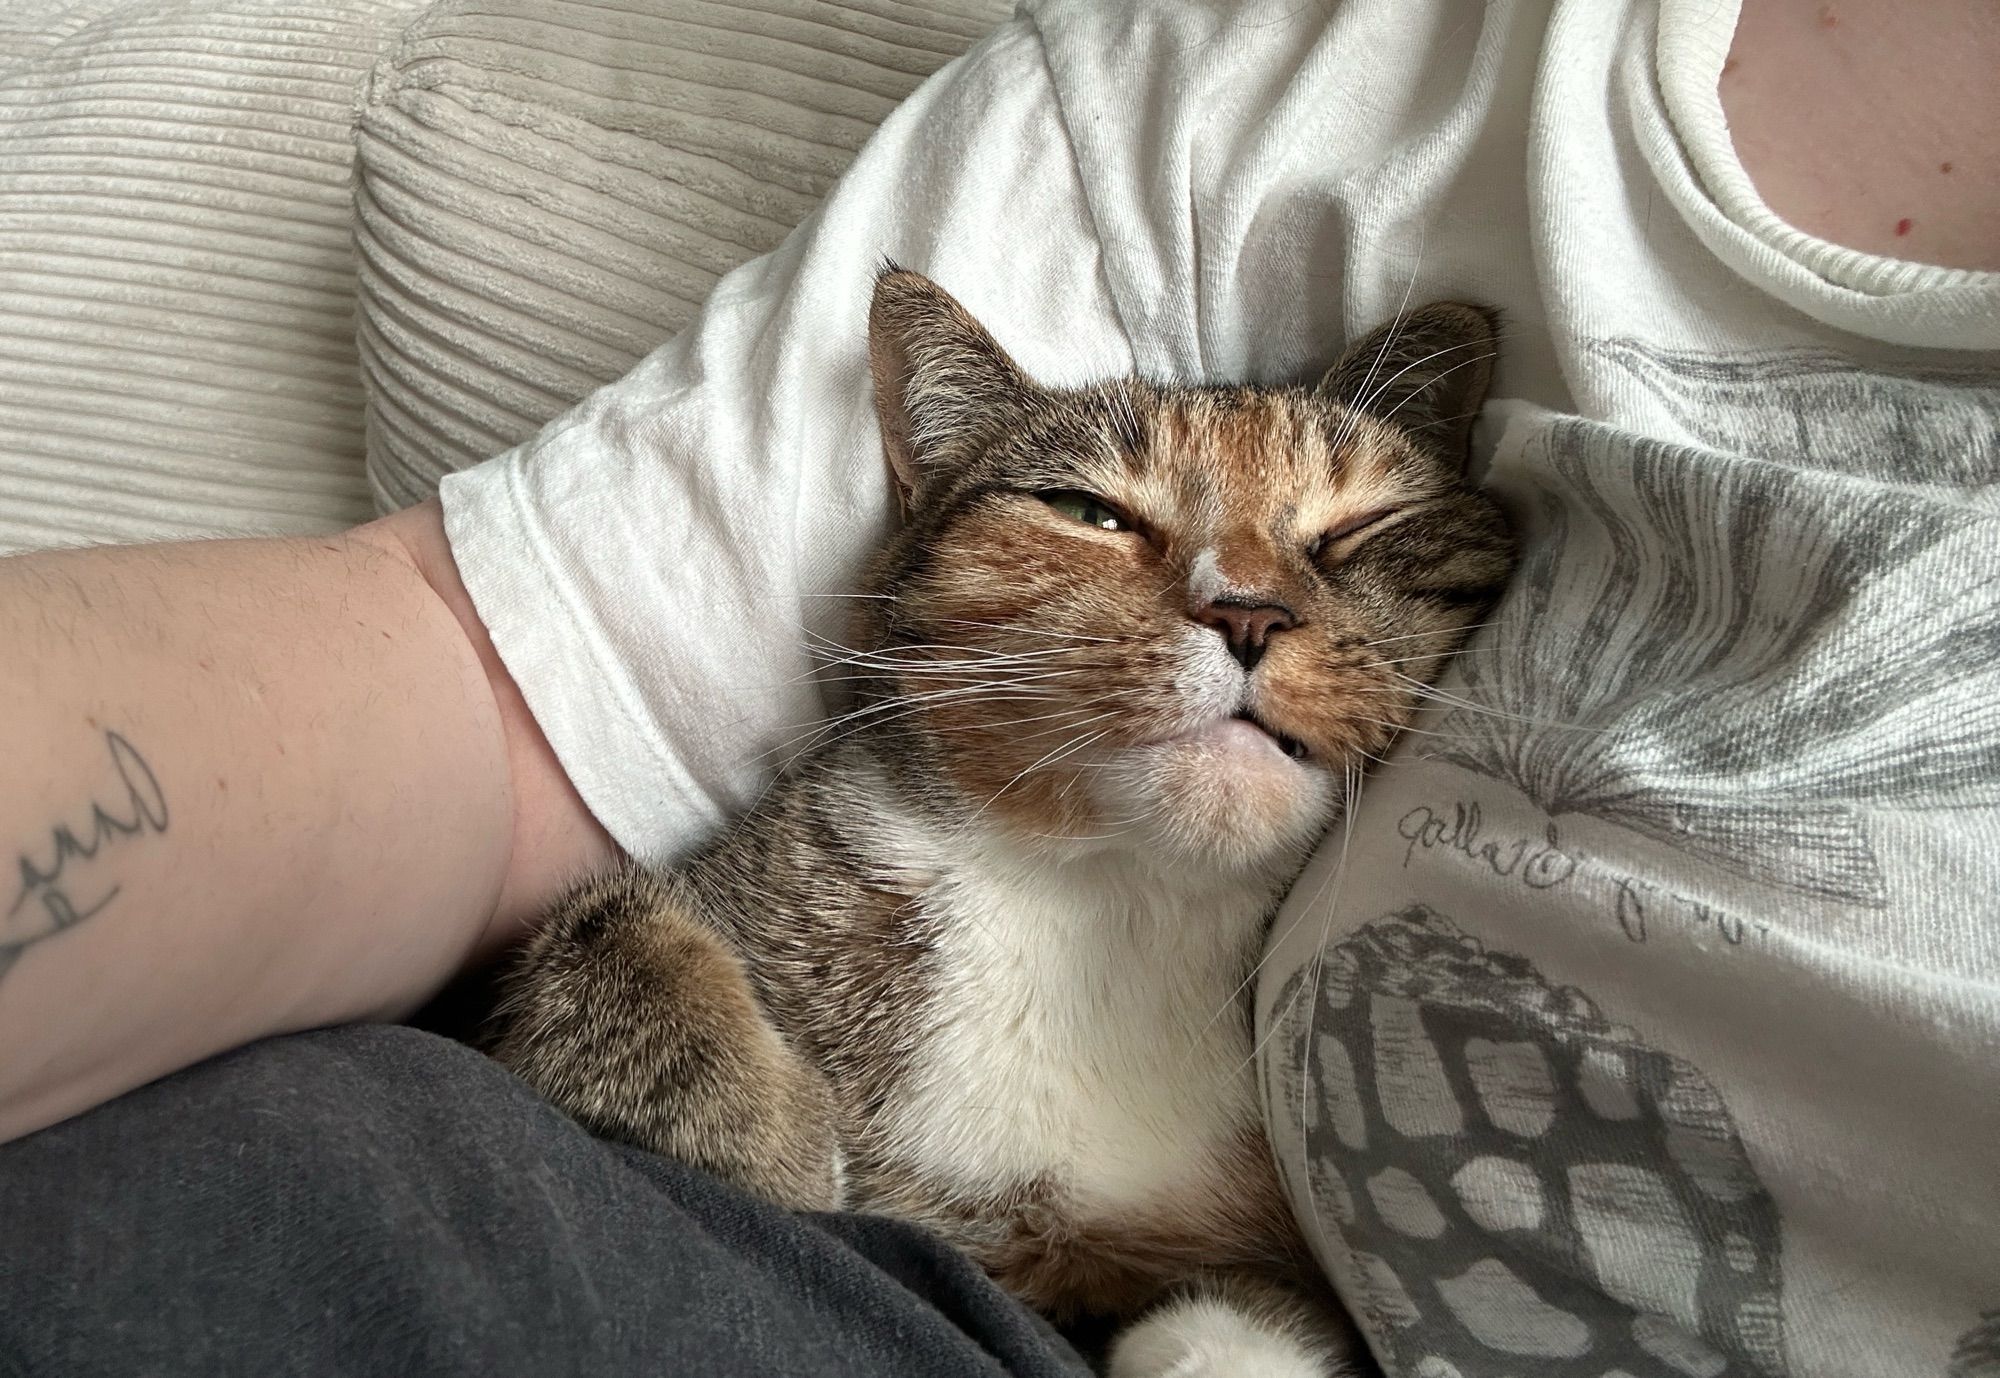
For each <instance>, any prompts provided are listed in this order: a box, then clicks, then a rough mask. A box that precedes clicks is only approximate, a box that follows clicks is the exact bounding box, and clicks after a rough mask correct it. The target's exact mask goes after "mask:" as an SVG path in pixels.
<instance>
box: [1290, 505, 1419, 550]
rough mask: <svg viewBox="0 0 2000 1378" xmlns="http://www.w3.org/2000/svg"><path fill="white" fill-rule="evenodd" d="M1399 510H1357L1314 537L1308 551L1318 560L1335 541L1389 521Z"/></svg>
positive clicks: (1379, 508)
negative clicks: (1344, 519)
mask: <svg viewBox="0 0 2000 1378" xmlns="http://www.w3.org/2000/svg"><path fill="white" fill-rule="evenodd" d="M1398 510H1399V509H1397V508H1394V507H1371V508H1369V509H1368V510H1367V511H1366V512H1357V513H1355V514H1354V515H1353V516H1351V517H1349V518H1348V519H1347V520H1346V521H1343V522H1336V523H1335V524H1334V525H1332V526H1330V527H1328V528H1327V529H1326V530H1324V531H1322V532H1320V534H1319V535H1318V536H1316V537H1314V538H1313V542H1312V544H1311V545H1309V546H1307V547H1306V553H1307V554H1308V555H1309V556H1311V558H1313V559H1315V560H1317V559H1318V558H1319V557H1320V556H1321V555H1322V554H1324V553H1325V552H1326V548H1327V547H1328V546H1330V545H1332V544H1333V543H1334V542H1336V541H1344V540H1346V539H1347V538H1348V537H1349V536H1358V535H1360V534H1361V533H1362V532H1364V531H1366V530H1367V529H1368V528H1369V527H1371V526H1374V525H1375V524H1377V523H1378V522H1384V521H1387V520H1388V519H1389V518H1390V517H1393V516H1395V515H1396V513H1397V511H1398Z"/></svg>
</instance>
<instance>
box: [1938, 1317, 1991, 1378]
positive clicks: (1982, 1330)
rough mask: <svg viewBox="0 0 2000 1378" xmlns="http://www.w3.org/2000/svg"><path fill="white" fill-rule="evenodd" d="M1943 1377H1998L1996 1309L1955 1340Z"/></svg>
mask: <svg viewBox="0 0 2000 1378" xmlns="http://www.w3.org/2000/svg"><path fill="white" fill-rule="evenodd" d="M1945 1378H2000V1310H1994V1311H1988V1312H1987V1313H1986V1314H1985V1315H1983V1316H1981V1317H1980V1318H1979V1324H1978V1325H1975V1326H1973V1327H1972V1329H1970V1330H1968V1331H1966V1332H1965V1333H1964V1334H1963V1335H1961V1336H1959V1337H1958V1344H1957V1345H1956V1346H1955V1347H1954V1348H1953V1349H1952V1351H1951V1367H1950V1368H1949V1369H1947V1370H1946V1372H1945Z"/></svg>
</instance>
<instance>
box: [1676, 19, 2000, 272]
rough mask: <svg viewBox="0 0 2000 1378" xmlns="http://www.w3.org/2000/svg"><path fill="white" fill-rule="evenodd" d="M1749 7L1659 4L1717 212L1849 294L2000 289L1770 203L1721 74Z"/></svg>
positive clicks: (1684, 131)
mask: <svg viewBox="0 0 2000 1378" xmlns="http://www.w3.org/2000/svg"><path fill="white" fill-rule="evenodd" d="M1741 10H1742V0H1660V23H1659V30H1658V37H1657V42H1656V45H1655V50H1654V64H1655V67H1656V69H1657V74H1658V80H1659V84H1660V95H1661V99H1662V100H1663V101H1664V102H1665V105H1666V110H1667V118H1668V119H1669V120H1670V121H1671V122H1672V124H1673V126H1674V132H1675V134H1676V135H1677V136H1678V137H1679V139H1680V142H1681V146H1682V149H1683V151H1684V153H1685V155H1686V157H1687V161H1688V166H1689V167H1690V168H1691V169H1692V170H1693V172H1694V174H1695V176H1696V177H1697V178H1698V179H1699V180H1700V181H1701V184H1702V187H1703V189H1704V190H1705V191H1706V192H1707V193H1708V195H1709V197H1710V198H1711V199H1712V200H1713V201H1714V203H1715V206H1716V209H1718V210H1719V211H1721V212H1722V214H1723V215H1724V216H1726V217H1728V219H1729V220H1730V221H1732V222H1733V223H1734V224H1736V225H1737V226H1739V227H1740V228H1741V229H1743V230H1745V231H1746V232H1748V233H1749V234H1751V235H1752V236H1754V237H1755V238H1756V239H1758V240H1759V241H1761V242H1762V243H1764V244H1767V245H1769V246H1770V247H1771V248H1772V249H1774V250H1776V251H1777V252H1778V253H1780V254H1783V255H1784V256H1785V257H1786V258H1788V259H1790V260H1791V261H1792V262H1794V263H1796V264H1798V265H1799V266H1800V267H1802V268H1804V269H1806V270H1807V271H1809V272H1811V273H1813V274H1815V275H1816V276H1818V277H1820V278H1823V279H1825V280H1826V281H1827V282H1829V283H1832V284H1834V285H1836V286H1839V287H1844V288H1846V289H1848V290H1849V291H1853V292H1861V293H1865V294H1867V295H1869V296H1895V295H1900V294H1903V293H1907V292H1918V291H1934V290H1937V289H1940V288H1943V289H1955V288H1970V289H1974V290H1980V289H1987V290H1994V289H2000V273H1995V272H1987V271H1981V270H1977V269H1969V268H1946V267H1942V266H1940V265H1938V264H1933V263H1913V262H1910V261H1909V260H1907V259H1900V258H1889V257H1886V256H1884V255H1881V254H1871V253H1864V252H1863V251H1861V250H1859V249H1851V248H1848V247H1847V246H1846V245H1843V244H1835V243H1833V242H1832V241H1830V240H1826V239H1821V238H1819V237H1818V236H1817V235H1811V234H1807V233H1806V232H1805V231H1803V230H1800V229H1797V228H1796V227H1794V226H1792V225H1789V224H1787V223H1785V221H1783V220H1781V219H1779V218H1778V216H1777V215H1776V214H1775V213H1774V212H1773V211H1772V210H1771V208H1770V207H1769V206H1768V205H1766V204H1765V203H1764V198H1763V197H1762V196H1760V195H1758V194H1757V188H1756V187H1755V186H1754V185H1752V183H1751V181H1750V174H1749V173H1748V172H1747V171H1746V170H1745V169H1744V167H1743V162H1742V159H1740V158H1739V157H1737V154H1736V144H1735V141H1734V140H1733V139H1732V138H1731V137H1730V133H1729V120H1728V117H1727V116H1726V115H1725V114H1724V113H1723V109H1722V94H1721V85H1722V67H1723V64H1724V63H1725V62H1727V61H1728V59H1729V49H1730V45H1731V44H1732V43H1733V42H1734V41H1735V37H1736V22H1737V18H1738V16H1739V15H1740V13H1741Z"/></svg>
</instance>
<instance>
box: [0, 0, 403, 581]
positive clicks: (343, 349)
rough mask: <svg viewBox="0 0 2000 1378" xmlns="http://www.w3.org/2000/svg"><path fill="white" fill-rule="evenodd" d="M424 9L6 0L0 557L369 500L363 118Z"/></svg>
mask: <svg viewBox="0 0 2000 1378" xmlns="http://www.w3.org/2000/svg"><path fill="white" fill-rule="evenodd" d="M418 7H419V0H407V2H406V3H401V4H398V3H395V0H387V2H386V3H385V0H319V3H317V4H315V5H314V6H312V7H310V9H307V8H305V7H301V6H300V5H298V4H297V3H295V0H69V2H68V3H64V2H62V0H5V3H4V4H0V10H4V13H0V552H4V551H12V550H22V549H28V548H31V547H37V546H47V545H67V544H77V543H80V542H94V541H137V540H156V539H167V538H171V537H176V536H190V535H198V534H207V533H215V532H281V531H291V532H302V531H322V530H329V529H333V528H337V527H341V526H345V525H348V524H349V523H352V522H355V521H360V520H364V519H366V518H367V517H368V516H369V515H370V510H371V508H370V504H369V501H368V491H367V484H366V479H365V477H364V475H363V472H362V463H361V456H362V424H361V422H362V406H361V386H360V378H359V372H358V369H357V367H356V361H355V351H354V258H353V241H352V224H353V212H352V209H351V206H352V197H353V193H352V190H351V188H350V182H349V170H350V166H351V163H352V158H353V147H354V145H353V135H352V125H353V119H354V112H355V101H356V96H357V93H358V89H359V86H360V83H361V81H362V79H363V77H364V75H365V74H366V73H367V71H368V69H369V67H370V66H371V65H372V64H373V63H374V61H375V59H376V57H377V55H378V54H379V53H380V52H381V50H382V49H383V48H384V47H385V46H386V45H387V44H388V42H389V41H390V39H391V38H392V37H393V36H394V34H395V33H396V32H397V31H399V30H400V29H401V28H402V27H403V25H404V24H405V23H407V22H408V20H409V17H410V15H411V14H412V13H414V12H415V10H416V9H417V8H418Z"/></svg>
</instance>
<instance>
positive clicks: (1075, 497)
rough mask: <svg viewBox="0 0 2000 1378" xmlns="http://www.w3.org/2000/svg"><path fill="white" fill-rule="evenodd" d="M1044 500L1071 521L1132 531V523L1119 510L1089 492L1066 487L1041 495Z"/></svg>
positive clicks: (1112, 529)
mask: <svg viewBox="0 0 2000 1378" xmlns="http://www.w3.org/2000/svg"><path fill="white" fill-rule="evenodd" d="M1040 496H1041V499H1042V501H1043V502H1045V503H1047V504H1048V505H1049V506H1051V507H1053V508H1055V510H1056V511H1058V512H1060V513H1062V514H1063V515H1064V516H1065V517H1068V518H1069V519H1070V520H1071V521H1077V522H1082V523H1083V524H1084V525H1085V526H1094V527H1096V528H1097V529H1098V530H1100V531H1130V530H1131V529H1132V523H1130V522H1128V521H1126V520H1125V518H1124V517H1122V516H1120V515H1119V514H1118V512H1117V510H1116V509H1115V508H1113V507H1111V506H1110V505H1109V504H1107V503H1105V502H1103V501H1101V500H1100V499H1098V498H1094V497H1092V496H1091V495H1090V494H1088V493H1078V492H1074V491H1072V490H1068V489H1065V490H1063V491H1061V492H1056V493H1043V494H1041V495H1040Z"/></svg>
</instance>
